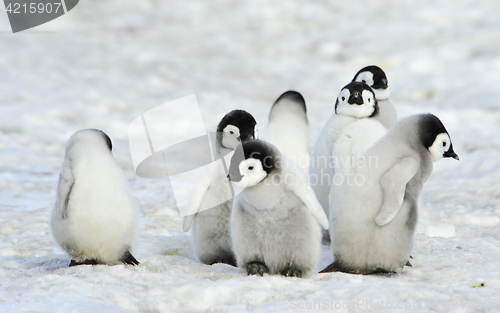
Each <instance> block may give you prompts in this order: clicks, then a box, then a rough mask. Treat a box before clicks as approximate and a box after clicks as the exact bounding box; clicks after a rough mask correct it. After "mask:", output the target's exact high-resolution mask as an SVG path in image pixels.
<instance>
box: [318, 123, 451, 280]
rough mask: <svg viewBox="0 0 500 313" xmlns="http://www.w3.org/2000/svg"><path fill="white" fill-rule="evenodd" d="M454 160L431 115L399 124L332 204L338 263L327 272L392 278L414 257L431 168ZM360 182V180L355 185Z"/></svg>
mask: <svg viewBox="0 0 500 313" xmlns="http://www.w3.org/2000/svg"><path fill="white" fill-rule="evenodd" d="M448 157H451V158H455V159H457V160H458V155H457V154H456V153H455V152H454V151H453V145H452V143H451V139H450V136H449V134H448V132H447V131H446V129H445V127H444V126H443V124H442V123H441V121H440V120H439V119H438V118H437V117H436V116H434V115H432V114H419V115H413V116H410V117H408V118H405V119H403V120H401V121H399V122H398V123H396V124H395V125H394V126H393V127H392V128H391V130H389V131H388V132H387V134H386V135H385V136H384V137H383V138H381V139H380V140H379V141H378V142H377V143H376V144H374V145H373V146H372V147H371V148H370V149H368V150H367V151H366V152H365V153H364V154H363V158H361V157H360V158H359V159H358V161H357V162H356V164H355V165H354V167H353V168H352V169H351V171H350V172H349V174H350V175H351V176H352V177H354V183H352V184H344V185H342V187H341V188H340V189H339V191H338V193H337V195H336V196H335V198H334V199H333V202H332V203H331V213H332V214H331V216H330V223H331V225H332V227H331V229H330V235H331V238H332V250H333V254H334V258H335V261H334V262H333V263H332V264H331V265H329V266H328V267H327V268H325V269H324V270H323V271H322V273H324V272H334V271H342V272H348V273H355V274H371V273H390V272H395V271H396V270H398V269H400V268H402V267H403V266H404V265H405V264H406V263H407V261H408V258H409V257H410V252H411V250H412V247H413V235H414V232H415V226H416V224H417V214H418V199H419V197H420V194H421V192H422V188H423V184H424V183H425V181H427V179H428V178H429V176H430V175H431V172H432V167H433V162H434V161H437V160H439V159H441V158H448ZM356 178H357V179H356Z"/></svg>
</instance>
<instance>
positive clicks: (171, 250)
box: [0, 0, 500, 312]
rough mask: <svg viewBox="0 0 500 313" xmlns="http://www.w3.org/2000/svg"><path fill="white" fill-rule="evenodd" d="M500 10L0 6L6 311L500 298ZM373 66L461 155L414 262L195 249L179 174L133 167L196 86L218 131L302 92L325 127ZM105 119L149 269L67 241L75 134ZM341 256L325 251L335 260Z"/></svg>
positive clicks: (479, 303)
mask: <svg viewBox="0 0 500 313" xmlns="http://www.w3.org/2000/svg"><path fill="white" fill-rule="evenodd" d="M499 10H500V3H498V2H495V1H475V0H474V1H472V0H437V1H427V0H409V1H404V2H403V1H392V0H381V1H368V0H362V1H361V0H360V1H356V2H352V1H347V0H341V1H316V2H310V3H305V2H301V3H299V1H287V2H284V1H283V2H279V3H278V2H277V1H276V2H269V1H264V0H258V1H239V2H236V1H211V2H210V3H209V2H208V1H205V2H204V1H201V0H196V1H181V0H178V1H156V0H149V1H146V0H141V1H131V0H127V1H123V0H122V1H118V0H106V1H104V0H100V1H97V0H85V1H80V3H79V4H78V6H77V7H76V8H75V9H73V10H72V11H71V12H70V13H69V14H67V15H65V16H63V17H61V18H59V19H57V20H55V21H53V22H51V23H48V24H46V25H43V26H41V27H38V28H35V29H32V30H29V31H26V32H22V33H18V34H12V33H10V28H9V24H8V20H7V16H6V13H5V12H4V11H3V10H0V11H1V12H0V311H1V312H69V311H77V312H107V311H112V312H127V311H141V312H181V311H191V312H195V311H211V312H234V311H237V312H244V311H251V310H256V311H267V312H274V311H292V312H306V311H321V310H343V311H352V312H354V311H370V310H371V309H375V310H376V311H384V310H386V309H389V308H391V307H392V308H393V309H395V310H397V311H405V310H406V311H409V310H410V308H411V309H412V310H413V309H414V310H413V311H415V312H427V311H429V310H432V311H434V310H435V311H445V312H449V311H452V312H482V311H490V312H496V311H499V310H500V251H499V247H500V233H499V231H500V189H499V187H498V186H499V181H500V137H499V136H498V134H499V133H500V88H499V87H498V86H499V85H500V79H499V77H498V73H499V71H500V53H499V52H500V19H498V12H499ZM368 64H378V65H379V66H381V67H382V68H384V69H385V70H386V73H387V75H388V77H389V82H390V86H391V90H392V96H391V99H392V102H393V103H394V104H395V106H396V108H397V111H398V113H399V115H400V116H401V117H402V116H406V115H409V114H412V113H417V112H431V113H434V114H436V115H437V116H439V117H440V118H441V120H442V121H443V122H444V124H445V125H446V127H447V129H448V131H449V133H450V134H451V137H452V140H453V144H454V147H455V151H456V152H457V153H458V154H459V155H460V161H459V162H456V161H454V160H450V159H446V160H442V161H440V162H438V163H436V164H435V168H434V173H433V175H432V177H431V178H430V180H429V181H428V182H427V184H426V185H425V187H424V192H423V195H422V199H421V206H420V220H419V225H418V230H417V234H416V243H415V247H414V251H413V257H414V259H413V261H412V263H413V268H406V269H404V270H403V271H402V272H401V273H400V274H398V275H394V276H392V277H385V276H354V275H348V274H340V273H335V274H321V275H320V274H315V275H312V276H311V277H309V278H306V279H297V278H284V277H277V276H265V277H247V276H246V274H245V273H244V272H243V271H242V270H240V269H237V268H232V267H230V266H226V265H214V266H206V265H202V264H200V263H199V262H197V261H196V260H194V258H193V253H192V248H191V243H190V236H189V234H185V233H183V232H182V230H181V224H182V221H181V218H180V217H179V215H178V213H177V211H175V202H174V201H173V199H172V192H171V190H170V189H169V183H168V181H166V180H146V179H142V178H139V177H137V176H135V174H134V172H133V168H132V161H131V156H130V151H129V147H128V140H127V127H128V124H129V123H130V122H131V121H132V120H133V119H134V118H136V117H137V116H138V115H139V114H141V113H143V112H145V111H147V110H149V109H151V108H153V107H155V106H158V105H160V104H162V103H164V102H166V101H169V100H174V99H177V98H180V97H183V96H186V95H190V94H196V96H197V98H198V102H199V104H200V107H201V110H202V114H203V117H204V120H205V123H206V127H207V129H209V130H213V128H214V127H215V125H216V124H217V122H218V120H219V119H220V118H221V117H222V116H223V115H224V114H225V113H227V112H228V111H230V110H232V109H235V108H240V109H244V110H247V111H249V112H251V113H252V114H253V115H254V116H255V118H256V119H257V121H258V122H259V123H260V125H261V127H260V128H261V129H264V128H265V125H266V123H267V114H268V109H269V107H270V105H271V104H272V102H273V101H274V100H275V99H276V98H277V97H278V96H279V95H280V94H281V93H282V92H283V91H286V90H288V89H295V90H297V91H300V92H301V93H302V94H303V95H304V97H305V99H306V101H307V105H308V114H309V120H310V122H311V128H312V133H313V135H317V134H318V133H319V131H320V130H321V127H322V124H323V123H324V121H325V120H326V119H327V117H328V116H329V115H330V113H331V112H332V109H333V104H334V102H333V101H334V99H335V97H336V96H337V94H338V92H339V90H340V88H341V87H342V86H344V85H345V84H346V83H347V82H349V81H350V80H351V79H352V76H353V75H354V74H355V73H356V71H357V70H358V69H360V68H361V67H363V66H365V65H368ZM90 127H93V128H99V129H102V130H103V131H105V132H106V133H107V134H108V135H109V136H110V137H111V138H112V139H113V142H114V146H115V148H114V156H115V158H116V159H117V161H118V163H119V164H120V165H121V166H122V167H123V168H124V170H125V172H126V176H127V178H128V180H129V183H130V188H131V190H132V193H133V195H134V197H135V198H136V200H137V204H138V210H139V212H140V217H141V223H140V231H139V235H138V240H137V245H136V247H135V249H134V255H135V256H136V257H137V258H138V259H139V260H140V261H141V262H142V263H141V265H140V266H137V267H127V266H123V265H119V266H113V267H109V266H80V267H73V268H68V267H67V265H68V263H69V258H68V256H66V255H65V254H64V253H63V252H62V250H61V249H59V248H58V247H57V245H56V244H55V242H54V240H53V239H52V237H51V234H50V227H49V217H50V212H51V209H52V206H53V203H54V201H55V190H56V184H57V178H58V172H59V166H60V164H61V162H62V157H63V149H64V144H65V142H66V140H67V139H68V138H69V136H70V135H71V134H72V133H74V132H75V131H77V130H79V129H82V128H90ZM436 235H437V236H436ZM330 261H331V259H330V256H329V254H328V251H327V248H326V247H324V251H323V255H322V260H321V262H320V264H319V265H318V269H321V268H323V267H324V266H326V265H327V264H328V263H329V262H330ZM483 282H484V283H485V286H484V287H478V288H473V287H472V286H474V285H477V284H480V283H483ZM495 306H496V308H495Z"/></svg>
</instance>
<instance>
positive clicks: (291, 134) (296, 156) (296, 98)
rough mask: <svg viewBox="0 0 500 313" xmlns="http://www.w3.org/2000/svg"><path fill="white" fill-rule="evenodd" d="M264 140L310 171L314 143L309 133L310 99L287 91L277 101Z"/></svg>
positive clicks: (298, 165)
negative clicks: (308, 103) (307, 100)
mask: <svg viewBox="0 0 500 313" xmlns="http://www.w3.org/2000/svg"><path fill="white" fill-rule="evenodd" d="M262 139H263V140H266V141H267V142H269V143H271V144H273V145H275V146H276V147H277V148H278V150H279V151H280V152H281V153H282V154H284V155H286V156H287V157H288V159H289V160H292V161H293V162H294V163H295V165H297V167H298V168H300V169H301V170H302V171H303V172H304V173H306V174H307V173H308V171H309V160H310V158H311V150H312V146H313V144H314V142H313V141H312V140H311V135H310V132H309V122H308V120H307V109H306V102H305V100H304V97H302V95H301V94H300V93H298V92H296V91H292V90H290V91H287V92H285V93H283V94H282V95H281V96H280V97H279V98H278V99H277V100H276V101H275V102H274V104H273V106H272V107H271V111H270V113H269V122H268V124H267V128H266V130H265V131H264V134H263V135H262Z"/></svg>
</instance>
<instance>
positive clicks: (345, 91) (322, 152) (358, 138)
mask: <svg viewBox="0 0 500 313" xmlns="http://www.w3.org/2000/svg"><path fill="white" fill-rule="evenodd" d="M377 116H378V103H377V100H376V99H375V95H374V92H373V90H372V89H371V88H370V87H369V86H368V85H367V84H365V83H360V82H351V83H349V84H347V85H346V86H344V87H343V88H342V90H341V91H340V93H339V96H338V97H337V100H336V102H335V110H334V114H333V115H332V117H331V118H330V119H329V120H328V121H327V123H326V124H325V126H324V127H323V130H322V131H321V133H320V135H319V137H318V139H317V141H316V145H315V147H314V151H313V154H312V157H311V165H310V170H309V183H310V185H311V187H312V188H313V190H314V192H315V194H316V197H317V198H318V201H319V202H320V203H321V205H322V207H323V210H324V211H325V214H326V215H327V217H328V216H329V214H330V206H329V197H331V196H334V195H335V193H336V191H337V189H338V187H339V186H340V185H342V184H343V183H344V181H345V180H347V179H349V177H348V176H346V175H347V173H348V172H349V169H350V168H351V167H352V166H353V165H354V162H355V161H356V159H357V158H358V157H359V156H360V155H361V154H362V153H363V152H365V150H366V149H368V148H369V147H370V146H371V145H373V144H374V143H375V142H376V141H377V140H378V139H379V138H381V137H382V136H383V135H384V134H385V133H386V129H385V128H384V126H382V124H381V123H380V122H379V121H378V120H376V117H377ZM329 237H330V236H329V234H328V232H324V233H323V243H324V244H329V242H330V238H329Z"/></svg>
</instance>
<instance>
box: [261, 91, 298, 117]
mask: <svg viewBox="0 0 500 313" xmlns="http://www.w3.org/2000/svg"><path fill="white" fill-rule="evenodd" d="M283 112H293V113H296V114H301V115H303V116H304V117H305V119H306V121H307V108H306V101H305V100H304V97H302V95H301V94H300V93H298V92H297V91H293V90H289V91H287V92H284V93H283V94H282V95H281V96H279V98H278V99H276V101H274V104H273V107H272V108H271V112H270V113H269V120H272V119H273V118H275V117H277V116H279V115H281V114H282V113H283Z"/></svg>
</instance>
